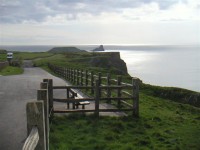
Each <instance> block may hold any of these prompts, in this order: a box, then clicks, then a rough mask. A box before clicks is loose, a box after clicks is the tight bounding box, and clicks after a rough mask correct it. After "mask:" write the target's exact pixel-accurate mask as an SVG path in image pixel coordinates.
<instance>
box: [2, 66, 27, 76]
mask: <svg viewBox="0 0 200 150" xmlns="http://www.w3.org/2000/svg"><path fill="white" fill-rule="evenodd" d="M22 73H23V69H22V68H19V67H12V66H8V67H6V68H4V69H3V70H1V71H0V75H3V76H7V75H17V74H22Z"/></svg>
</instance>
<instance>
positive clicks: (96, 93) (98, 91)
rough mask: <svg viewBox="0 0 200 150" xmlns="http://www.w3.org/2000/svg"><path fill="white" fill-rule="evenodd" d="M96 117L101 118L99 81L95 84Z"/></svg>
mask: <svg viewBox="0 0 200 150" xmlns="http://www.w3.org/2000/svg"><path fill="white" fill-rule="evenodd" d="M95 84H96V85H95V115H96V116H97V117H99V100H100V88H99V80H96V83H95Z"/></svg>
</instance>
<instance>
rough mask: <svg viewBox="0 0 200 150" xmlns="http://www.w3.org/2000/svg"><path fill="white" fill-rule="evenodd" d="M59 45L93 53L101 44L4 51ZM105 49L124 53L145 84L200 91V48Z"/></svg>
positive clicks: (182, 46)
mask: <svg viewBox="0 0 200 150" xmlns="http://www.w3.org/2000/svg"><path fill="white" fill-rule="evenodd" d="M58 46H59V47H62V46H75V47H77V48H79V49H82V50H92V49H94V48H96V47H98V46H99V45H29V46H28V45H21V46H20V45H17V46H14V45H12V46H9V45H6V46H5V45H3V46H0V49H6V50H8V51H21V52H46V51H48V50H50V49H51V48H53V47H58ZM104 49H105V51H107V52H109V51H112V52H120V55H121V58H122V59H123V60H124V61H125V62H126V64H127V69H128V73H129V74H130V75H131V76H133V77H138V78H140V79H141V80H142V81H143V82H144V83H147V84H152V85H158V86H168V87H180V88H185V89H189V90H193V91H197V92H200V78H199V77H200V46H199V45H104Z"/></svg>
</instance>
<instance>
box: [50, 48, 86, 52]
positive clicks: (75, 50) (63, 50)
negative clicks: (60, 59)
mask: <svg viewBox="0 0 200 150" xmlns="http://www.w3.org/2000/svg"><path fill="white" fill-rule="evenodd" d="M84 51H85V50H80V49H78V48H76V47H54V48H52V49H51V50H49V51H48V52H49V53H66V52H84Z"/></svg>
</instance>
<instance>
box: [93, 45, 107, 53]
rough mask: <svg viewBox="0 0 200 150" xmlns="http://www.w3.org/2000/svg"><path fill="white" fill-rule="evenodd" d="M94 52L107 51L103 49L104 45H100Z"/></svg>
mask: <svg viewBox="0 0 200 150" xmlns="http://www.w3.org/2000/svg"><path fill="white" fill-rule="evenodd" d="M92 51H93V52H98V51H105V50H104V48H103V45H100V46H99V47H97V48H95V49H93V50H92Z"/></svg>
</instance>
